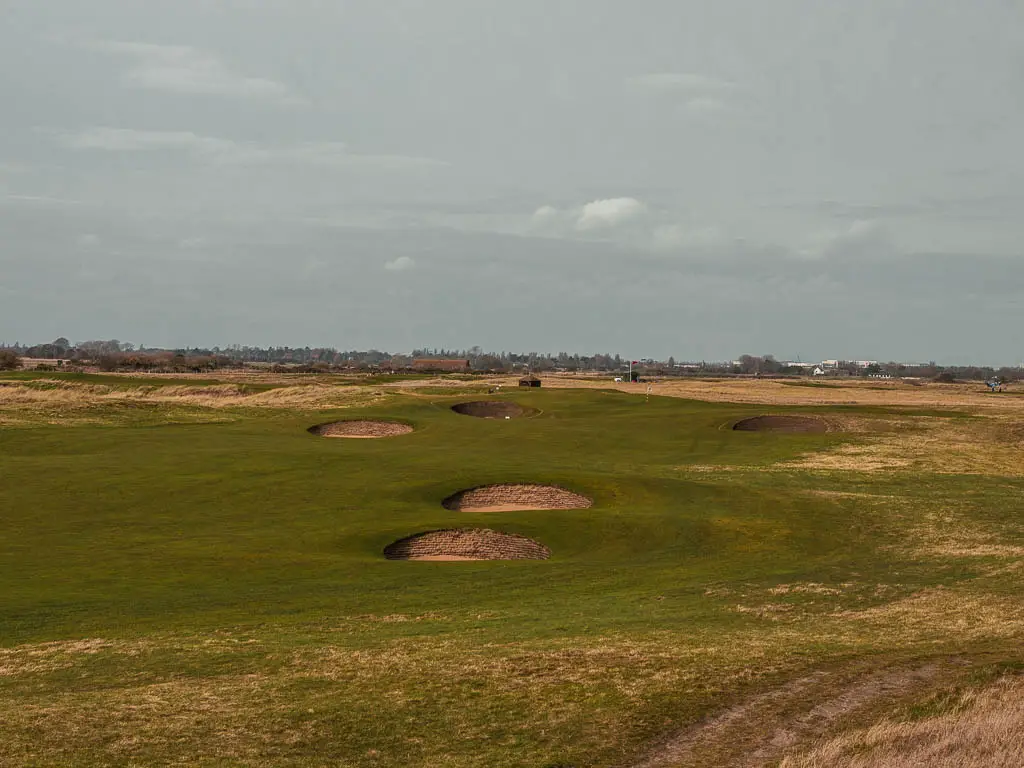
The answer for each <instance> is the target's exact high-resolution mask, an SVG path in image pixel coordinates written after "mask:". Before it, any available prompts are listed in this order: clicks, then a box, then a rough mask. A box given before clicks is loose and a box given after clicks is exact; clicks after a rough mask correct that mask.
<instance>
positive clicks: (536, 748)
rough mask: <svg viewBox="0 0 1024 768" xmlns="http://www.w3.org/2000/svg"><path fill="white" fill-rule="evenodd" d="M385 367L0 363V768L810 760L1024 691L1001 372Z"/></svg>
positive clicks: (1018, 464)
mask: <svg viewBox="0 0 1024 768" xmlns="http://www.w3.org/2000/svg"><path fill="white" fill-rule="evenodd" d="M323 378H324V377H321V379H323ZM391 384H392V382H388V381H384V380H381V381H355V382H349V381H345V382H340V381H339V382H334V381H326V382H324V381H322V380H316V381H311V382H300V383H288V382H278V383H274V382H269V383H267V382H261V383H255V384H239V383H237V382H230V381H219V380H199V379H193V380H189V379H188V378H187V377H183V378H182V380H161V379H158V378H152V379H147V378H128V377H118V376H100V375H95V376H91V377H82V376H78V377H77V378H76V377H75V376H73V375H63V374H46V375H45V376H42V375H30V374H13V373H12V374H6V375H4V376H3V377H2V378H0V594H2V595H3V600H2V602H0V765H3V766H23V765H39V766H43V765H46V766H49V765H67V766H100V765H110V766H137V765H163V764H174V765H196V766H239V765H255V766H328V765H329V766H353V767H355V766H359V767H360V768H362V767H364V766H460V767H461V766H474V767H479V768H484V767H499V768H513V767H518V766H533V767H535V768H555V767H561V768H569V767H570V766H573V767H575V768H584V767H588V768H589V767H591V766H602V767H607V768H620V767H621V768H628V767H630V766H635V767H639V766H650V767H654V766H668V767H672V766H715V765H751V766H761V765H779V764H780V762H781V764H782V765H786V766H794V767H795V766H813V765H825V764H829V763H828V761H827V760H825V759H824V758H822V757H821V756H820V755H818V756H816V754H817V753H815V750H816V749H817V750H819V751H820V750H821V749H823V748H824V747H823V745H824V744H825V742H826V741H827V740H828V739H833V741H834V743H832V744H831V746H830V747H829V748H830V749H833V750H839V751H837V752H833V753H830V754H834V755H840V754H846V753H845V752H842V750H843V749H847V751H848V753H849V754H850V755H854V754H857V755H864V754H869V753H870V752H871V749H876V748H877V749H887V748H888V745H887V744H886V743H883V742H884V739H881V737H878V736H877V734H876V735H875V737H873V738H876V741H874V742H870V743H868V742H867V741H865V740H864V739H863V738H860V737H859V736H858V735H857V734H858V733H861V732H862V731H865V732H866V729H868V728H869V727H871V726H876V725H877V724H878V723H884V724H887V726H888V727H892V728H896V727H897V726H898V727H904V726H906V727H907V728H918V727H925V726H926V725H927V724H928V723H929V722H932V721H934V720H935V719H936V718H940V719H941V718H944V717H951V716H957V717H964V716H966V715H965V713H967V714H969V713H970V712H972V711H975V710H972V709H971V707H972V706H973V705H972V704H971V702H981V703H980V704H977V706H978V707H982V705H984V706H991V707H994V709H993V711H998V712H1003V714H1005V712H1004V710H1005V708H1003V709H1000V707H1001V706H1002V705H1001V704H1000V702H1001V701H1003V699H1001V698H999V696H1000V695H1003V694H1001V693H1000V691H1002V692H1004V693H1005V697H1009V698H1008V699H1007V700H1018V699H1017V697H1019V696H1020V694H1021V692H1022V691H1024V687H1021V685H1020V683H1019V678H1018V676H1017V673H1018V672H1019V671H1020V669H1021V668H1022V663H1024V654H1022V653H1021V650H1020V649H1021V641H1022V639H1024V610H1022V609H1024V595H1022V592H1021V589H1020V584H1021V578H1022V574H1024V571H1022V564H1024V526H1022V525H1021V519H1022V513H1024V431H1022V427H1021V426H1020V425H1021V424H1024V418H1021V417H1022V415H1024V410H1022V409H1024V399H1022V398H1021V397H1019V396H1017V395H1015V394H1013V393H1006V394H1005V395H1004V396H1001V397H1002V399H1001V400H999V401H997V403H996V405H994V406H989V405H987V402H988V401H985V402H982V400H981V399H982V398H983V397H984V393H981V394H975V393H973V392H972V393H969V396H970V397H977V398H978V400H979V404H978V405H977V406H974V405H964V404H961V403H957V404H955V405H950V406H941V404H940V405H935V404H931V405H925V404H921V403H918V402H915V401H913V400H908V401H907V402H906V403H904V402H901V400H900V397H899V391H898V390H896V389H894V390H893V396H892V397H891V398H889V401H888V402H886V401H883V400H881V399H880V398H878V397H877V395H878V392H877V389H876V390H872V391H868V390H864V391H865V392H867V393H868V395H870V396H871V398H872V399H871V400H870V402H858V400H857V397H856V396H854V395H850V394H846V393H844V396H843V397H839V396H838V395H836V396H835V397H833V400H832V401H823V402H821V403H819V404H808V403H807V401H806V397H807V396H808V395H815V394H816V393H815V391H814V390H813V389H811V388H809V387H803V388H801V387H791V388H789V391H791V392H792V394H793V397H794V399H793V400H792V401H791V402H789V403H785V402H784V403H773V404H767V403H764V402H756V400H757V398H756V397H749V398H746V399H747V400H748V402H742V401H740V398H731V400H732V401H730V396H729V395H728V394H726V395H721V394H719V395H717V396H710V395H709V397H708V399H701V397H700V393H699V392H691V391H688V392H686V393H682V396H680V393H673V392H671V391H668V390H666V391H665V392H663V393H662V392H660V391H659V390H657V389H656V390H655V392H654V393H653V395H647V394H646V393H645V391H644V390H643V388H641V387H640V386H638V385H633V387H634V389H633V390H632V391H631V390H630V385H629V384H626V385H623V386H614V387H613V386H611V385H610V383H608V384H602V383H600V382H596V383H588V384H587V385H586V386H583V385H580V386H574V385H573V383H572V382H566V383H565V385H564V386H556V387H549V386H547V383H546V384H545V387H544V388H542V389H530V390H524V391H519V390H517V389H516V388H515V387H511V388H508V387H506V388H503V389H502V390H501V391H500V392H497V393H490V392H489V387H487V386H486V385H485V384H483V385H482V384H481V383H480V382H473V381H458V380H454V379H453V380H443V381H431V380H423V381H419V380H411V381H404V382H403V381H398V382H395V386H390V385H391ZM695 386H696V385H695ZM706 386H707V387H708V388H709V389H710V388H711V387H712V385H711V384H708V385H706ZM750 386H751V387H754V386H755V385H754V384H753V383H752V384H751V385H750ZM935 386H936V387H937V386H939V385H935ZM909 389H910V388H908V390H909ZM921 389H927V388H926V387H925V388H917V389H915V390H914V392H911V393H910V394H908V396H907V397H908V398H910V397H918V398H920V397H923V395H920V394H919V392H918V390H921ZM975 389H977V387H975ZM930 391H939V390H930ZM822 392H823V393H824V394H823V395H822V396H823V397H824V396H825V395H827V396H830V397H831V396H833V394H834V393H832V392H831V391H830V390H823V391H822ZM941 392H943V393H945V392H950V393H953V394H956V392H959V390H954V389H953V388H952V385H950V386H949V387H946V388H945V389H943V390H941ZM964 397H968V395H964ZM996 397H997V396H996V395H992V398H996ZM801 398H804V399H801ZM487 402H494V403H501V404H502V406H501V407H500V408H498V409H497V410H495V414H497V415H495V416H493V417H487V416H488V414H489V413H490V411H488V410H487V409H486V408H484V409H481V408H480V407H479V403H487ZM936 402H938V400H937V401H936ZM993 402H996V401H994V400H993ZM467 403H471V404H474V405H475V406H476V407H474V408H469V409H466V408H461V409H459V408H454V407H455V406H460V405H464V404H467ZM509 404H512V405H514V406H518V408H514V407H512V406H510V405H509ZM453 408H454V409H453ZM460 411H461V412H460ZM510 414H511V415H510ZM481 416H484V417H481ZM347 422H352V424H347ZM339 425H340V426H339ZM382 425H383V426H382ZM734 427H737V428H735V429H734ZM347 437H348V438H353V437H354V438H370V439H345V438H347ZM531 494H533V495H531ZM531 506H536V507H539V508H530V507H531ZM437 532H440V533H441V534H443V535H442V536H441V538H443V542H442V543H441V544H439V545H438V547H440V548H439V549H437V551H436V553H435V552H434V550H426V549H424V550H422V552H426V554H425V555H424V554H422V552H421V549H417V548H416V547H420V546H422V544H423V541H422V540H416V541H414V542H413V544H415V546H412V545H410V543H409V542H408V541H406V540H407V539H409V538H410V537H418V536H420V535H421V534H432V535H433V537H434V539H437V538H438V534H437ZM428 540H429V538H428ZM417 542H418V543H417ZM460 542H462V543H460ZM466 542H468V543H466ZM480 542H484V543H485V544H486V546H484V545H483V544H480ZM494 542H497V543H494ZM507 542H513V543H514V546H513V545H508V546H511V547H512V548H511V549H508V550H507V551H508V552H511V553H512V554H511V555H509V559H491V558H503V557H504V556H503V554H502V553H503V552H505V551H506V550H505V549H502V547H505V546H506V543H507ZM396 543H398V544H401V545H402V546H397V547H394V548H392V549H389V547H392V545H396ZM410 547H411V548H410ZM459 547H463V548H462V549H460V548H459ZM396 552H397V553H398V554H397V555H394V556H392V555H393V554H394V553H396ZM386 553H387V554H386ZM410 553H411V554H410ZM517 553H519V554H517ZM993 691H995V693H993ZM993 696H994V697H995V698H992V697H993ZM986 697H988V698H986ZM1005 697H1004V698H1005ZM965 702H967V703H965ZM986 702H987V703H986ZM993 702H995V703H994V704H993ZM1007 706H1008V705H1007ZM977 711H978V712H981V711H982V710H980V709H979V710H977ZM985 711H987V710H985ZM993 717H994V716H993ZM983 719H984V718H983ZM986 722H994V720H993V719H992V718H989V719H988V720H987V721H986ZM1013 722H1015V723H1018V725H1017V729H1016V730H1014V729H1011V731H1010V732H1011V733H1016V734H1017V736H1016V738H1018V739H1020V738H1021V736H1020V730H1019V724H1020V722H1024V721H1016V720H1015V721H1013ZM993 727H994V726H993ZM901 738H903V739H904V741H905V740H906V738H909V737H901ZM843 739H845V741H843ZM879 739H881V741H879ZM837 740H838V741H837ZM844 745H845V746H844ZM872 745H874V746H872ZM1010 748H1013V744H1012V743H1011V744H1010ZM836 759H837V760H838V758H836ZM822 760H825V761H824V762H822ZM745 761H746V762H745ZM831 764H834V765H837V764H841V763H839V762H833V763H831ZM850 764H853V763H850ZM865 764H868V763H865ZM871 764H872V765H873V763H871ZM891 764H896V763H891ZM908 764H909V763H908ZM930 764H933V765H939V764H940V763H938V762H935V763H930ZM954 764H960V763H949V765H954ZM978 764H979V765H981V764H982V763H978ZM992 764H996V763H992ZM998 764H999V765H1002V763H998ZM943 765H944V764H943ZM972 765H973V764H972ZM1007 765H1009V763H1007Z"/></svg>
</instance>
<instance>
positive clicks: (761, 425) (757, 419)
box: [732, 416, 828, 434]
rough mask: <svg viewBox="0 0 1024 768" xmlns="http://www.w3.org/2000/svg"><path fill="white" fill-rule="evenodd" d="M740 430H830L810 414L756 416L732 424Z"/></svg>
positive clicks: (799, 431) (806, 431)
mask: <svg viewBox="0 0 1024 768" xmlns="http://www.w3.org/2000/svg"><path fill="white" fill-rule="evenodd" d="M732 428H733V429H735V430H736V431H738V432H791V433H805V434H806V433H812V432H828V424H826V423H825V422H824V421H822V420H821V419H815V418H811V417H810V416H754V417H752V418H749V419H743V420H742V421H737V422H736V423H735V424H733V426H732Z"/></svg>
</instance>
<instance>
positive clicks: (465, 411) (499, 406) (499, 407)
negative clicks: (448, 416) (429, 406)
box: [452, 400, 530, 419]
mask: <svg viewBox="0 0 1024 768" xmlns="http://www.w3.org/2000/svg"><path fill="white" fill-rule="evenodd" d="M452 410H453V411H455V412H456V413H461V414H462V415H463V416H476V417H477V418H478V419H506V418H508V419H515V418H518V417H520V416H526V415H527V414H529V413H530V411H529V410H527V409H526V408H523V406H521V405H519V404H518V403H510V402H507V401H505V400H477V401H475V402H472V403H458V404H457V405H453V406H452Z"/></svg>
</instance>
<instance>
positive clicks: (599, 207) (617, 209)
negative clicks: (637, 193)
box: [576, 197, 647, 232]
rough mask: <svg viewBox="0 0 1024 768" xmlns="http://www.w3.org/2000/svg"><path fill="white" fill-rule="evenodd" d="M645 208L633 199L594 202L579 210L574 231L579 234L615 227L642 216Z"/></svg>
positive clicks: (620, 198)
mask: <svg viewBox="0 0 1024 768" xmlns="http://www.w3.org/2000/svg"><path fill="white" fill-rule="evenodd" d="M646 210H647V206H645V205H644V204H643V203H641V202H640V201H639V200H637V199H636V198H633V197H615V198H610V199H607V200H594V201H593V202H591V203H587V204H586V205H584V206H583V208H582V210H580V213H579V216H578V217H577V219H576V229H578V230H579V231H581V232H584V231H589V230H594V229H606V228H609V227H617V226H620V225H622V224H625V223H627V222H630V221H633V220H635V219H636V218H638V217H640V216H642V215H643V214H644V213H645V212H646Z"/></svg>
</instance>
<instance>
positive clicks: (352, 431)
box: [309, 421, 412, 438]
mask: <svg viewBox="0 0 1024 768" xmlns="http://www.w3.org/2000/svg"><path fill="white" fill-rule="evenodd" d="M309 431H310V432H311V433H312V434H314V435H319V436H320V437H354V438H366V437H394V436H395V435H405V434H408V433H409V432H412V427H410V426H409V425H408V424H400V423H399V422H397V421H332V422H330V423H329V424H317V425H316V426H315V427H310V428H309Z"/></svg>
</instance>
